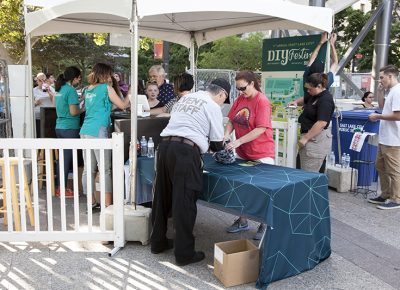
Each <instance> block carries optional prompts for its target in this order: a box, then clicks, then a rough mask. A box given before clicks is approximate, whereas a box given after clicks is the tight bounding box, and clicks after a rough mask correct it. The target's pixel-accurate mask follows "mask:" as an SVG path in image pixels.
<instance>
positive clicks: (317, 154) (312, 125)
mask: <svg viewBox="0 0 400 290" xmlns="http://www.w3.org/2000/svg"><path fill="white" fill-rule="evenodd" d="M327 83H328V76H327V75H326V74H321V73H314V74H312V75H310V76H309V77H308V78H307V79H306V83H305V84H304V87H305V89H306V90H307V94H308V96H309V97H308V98H307V99H306V102H305V103H304V106H303V112H302V113H301V115H300V116H299V123H300V133H301V137H300V140H299V142H298V146H299V154H298V155H299V157H300V166H301V169H303V170H307V171H313V172H321V173H324V172H325V163H326V160H325V159H326V156H327V155H328V154H329V152H330V150H331V145H332V133H331V130H330V129H328V127H329V123H330V120H331V118H332V114H333V111H334V109H335V104H334V102H333V97H332V95H331V93H330V92H329V91H328V90H327V89H326V87H327Z"/></svg>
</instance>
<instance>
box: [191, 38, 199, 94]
mask: <svg viewBox="0 0 400 290" xmlns="http://www.w3.org/2000/svg"><path fill="white" fill-rule="evenodd" d="M189 63H190V73H191V74H192V76H193V79H194V88H193V89H194V90H195V91H197V70H196V39H195V37H194V33H192V34H191V37H190V47H189Z"/></svg>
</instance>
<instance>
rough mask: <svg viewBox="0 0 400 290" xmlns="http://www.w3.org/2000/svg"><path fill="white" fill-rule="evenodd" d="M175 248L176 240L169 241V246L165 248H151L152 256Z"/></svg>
mask: <svg viewBox="0 0 400 290" xmlns="http://www.w3.org/2000/svg"><path fill="white" fill-rule="evenodd" d="M173 247H174V240H173V239H167V244H166V245H164V246H163V247H159V248H153V247H152V248H151V253H152V254H160V253H162V252H164V251H167V250H171V249H172V248H173Z"/></svg>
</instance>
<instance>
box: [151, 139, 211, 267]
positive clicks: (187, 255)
mask: <svg viewBox="0 0 400 290" xmlns="http://www.w3.org/2000/svg"><path fill="white" fill-rule="evenodd" d="M156 158H157V160H156V177H155V183H154V188H153V190H154V199H153V212H152V224H153V230H152V233H151V237H150V242H151V248H152V249H155V250H158V249H163V248H164V247H165V246H166V245H167V237H166V233H167V221H168V216H169V215H170V214H171V213H172V218H173V224H174V228H175V239H174V248H175V250H174V253H175V258H176V260H177V261H185V260H188V259H191V258H192V257H193V256H194V254H195V250H194V249H195V239H194V236H193V228H194V224H195V221H196V216H197V206H196V201H197V199H198V197H199V194H200V191H201V189H202V186H203V179H202V178H203V177H202V167H203V162H202V159H201V155H200V152H199V149H198V148H197V147H193V146H190V145H188V144H185V143H181V142H174V141H163V142H161V143H160V144H159V146H158V151H157V157H156Z"/></svg>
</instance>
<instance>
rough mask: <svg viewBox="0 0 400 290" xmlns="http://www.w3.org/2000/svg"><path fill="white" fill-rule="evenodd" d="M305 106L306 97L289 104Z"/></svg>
mask: <svg viewBox="0 0 400 290" xmlns="http://www.w3.org/2000/svg"><path fill="white" fill-rule="evenodd" d="M303 104H304V97H300V98H298V99H296V100H293V101H291V102H289V103H288V105H289V106H302V105H303Z"/></svg>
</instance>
